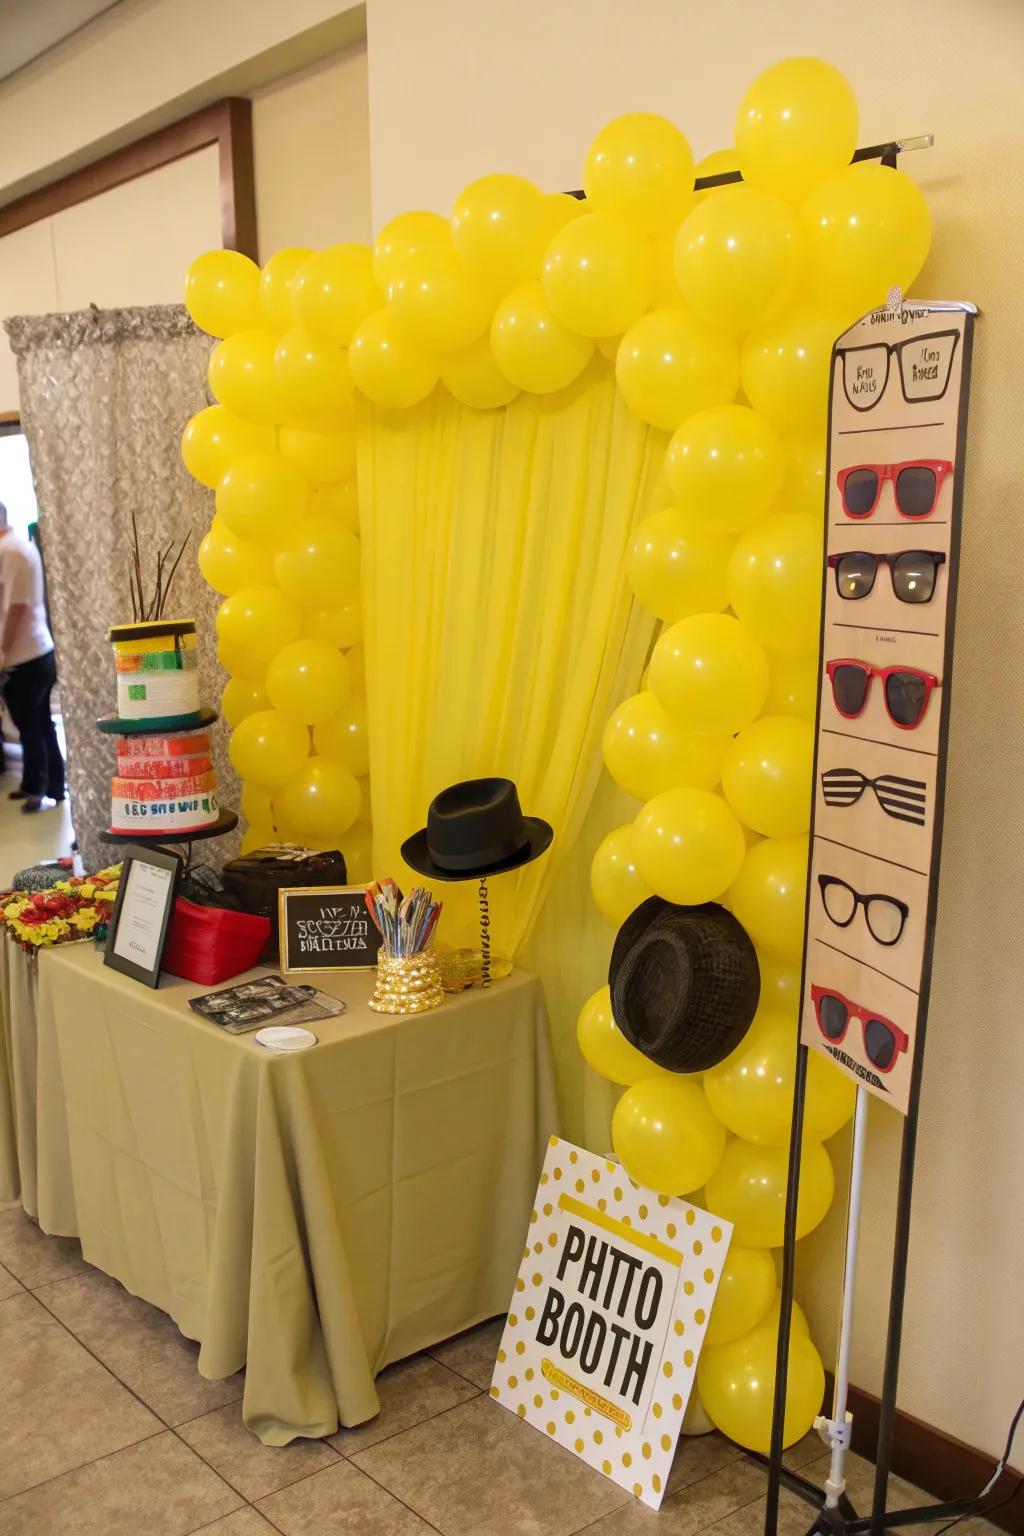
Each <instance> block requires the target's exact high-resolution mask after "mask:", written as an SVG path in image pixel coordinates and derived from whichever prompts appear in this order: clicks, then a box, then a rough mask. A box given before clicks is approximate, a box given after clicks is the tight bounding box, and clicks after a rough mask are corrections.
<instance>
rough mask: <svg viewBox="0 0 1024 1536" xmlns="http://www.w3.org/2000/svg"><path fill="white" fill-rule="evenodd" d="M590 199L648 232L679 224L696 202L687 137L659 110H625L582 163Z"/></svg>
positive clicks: (601, 210) (599, 209) (608, 125)
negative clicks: (659, 112)
mask: <svg viewBox="0 0 1024 1536" xmlns="http://www.w3.org/2000/svg"><path fill="white" fill-rule="evenodd" d="M583 187H584V190H585V192H586V194H587V201H588V202H589V203H592V204H593V206H594V208H595V210H596V211H597V212H598V213H610V214H613V215H614V216H615V217H617V218H621V219H624V220H626V221H627V222H628V223H630V224H631V225H632V226H633V227H634V228H635V229H641V230H643V231H644V232H645V233H647V234H651V235H653V234H657V233H658V231H659V230H663V229H668V228H670V227H674V226H675V225H677V224H678V223H679V221H680V219H681V218H682V217H683V215H684V214H685V213H686V211H687V209H688V208H689V207H690V204H691V203H692V202H693V154H692V153H691V150H690V145H689V142H688V140H687V138H686V135H685V134H683V133H682V132H681V131H680V130H679V129H678V128H677V127H676V125H675V123H671V122H669V120H668V118H667V117H661V116H659V115H658V113H656V112H626V113H624V114H623V115H622V116H621V117H615V118H613V119H612V121H611V122H610V123H606V124H605V126H604V127H603V128H602V129H601V131H600V133H599V134H598V135H597V137H596V139H595V140H594V142H593V143H592V144H591V146H590V148H589V149H588V151H587V158H586V160H585V161H584V164H583Z"/></svg>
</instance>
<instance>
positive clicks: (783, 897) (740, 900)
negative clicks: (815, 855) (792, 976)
mask: <svg viewBox="0 0 1024 1536" xmlns="http://www.w3.org/2000/svg"><path fill="white" fill-rule="evenodd" d="M806 897H807V836H806V834H804V835H802V836H799V837H766V838H765V840H764V842H762V843H758V844H757V846H756V847H754V848H751V850H750V852H749V853H748V854H747V857H746V859H745V860H744V863H743V868H742V869H741V870H740V872H739V875H738V876H737V878H736V880H735V882H734V884H733V887H732V890H731V891H730V893H729V901H730V905H731V907H732V910H733V912H734V914H735V915H736V917H737V918H738V919H739V920H740V922H741V923H742V924H743V926H744V928H745V929H746V930H747V932H748V933H749V935H750V937H751V938H752V939H753V941H754V943H755V944H756V945H757V948H758V949H759V950H760V949H764V950H768V951H769V952H770V953H771V954H774V955H778V956H780V957H781V958H782V959H784V960H799V959H800V956H801V955H802V954H803V946H804V906H805V902H806Z"/></svg>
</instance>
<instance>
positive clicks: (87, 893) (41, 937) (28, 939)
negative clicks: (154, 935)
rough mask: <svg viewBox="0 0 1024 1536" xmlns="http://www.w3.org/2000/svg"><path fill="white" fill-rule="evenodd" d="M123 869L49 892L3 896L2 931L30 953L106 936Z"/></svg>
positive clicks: (0, 906)
mask: <svg viewBox="0 0 1024 1536" xmlns="http://www.w3.org/2000/svg"><path fill="white" fill-rule="evenodd" d="M120 877H121V865H120V864H112V865H111V866H110V868H109V869H101V870H100V872H99V874H96V875H87V876H84V877H83V876H77V875H73V876H72V877H71V878H70V879H68V880H58V882H57V884H56V885H54V886H52V887H51V888H50V889H49V890H46V891H32V892H30V891H4V892H0V927H2V928H5V929H6V930H7V932H8V933H9V934H10V935H11V937H12V938H13V939H14V941H15V942H16V943H17V944H20V945H21V948H22V949H24V950H27V951H28V952H29V953H31V952H32V951H33V950H37V949H42V948H45V947H48V946H50V945H52V944H67V943H70V942H71V941H72V940H75V939H86V938H90V937H96V938H100V937H102V936H104V935H105V933H106V927H107V922H108V919H109V916H110V911H111V908H112V906H113V902H114V899H115V897H116V896H117V882H118V880H119V879H120Z"/></svg>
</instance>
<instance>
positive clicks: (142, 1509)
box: [0, 1206, 995, 1536]
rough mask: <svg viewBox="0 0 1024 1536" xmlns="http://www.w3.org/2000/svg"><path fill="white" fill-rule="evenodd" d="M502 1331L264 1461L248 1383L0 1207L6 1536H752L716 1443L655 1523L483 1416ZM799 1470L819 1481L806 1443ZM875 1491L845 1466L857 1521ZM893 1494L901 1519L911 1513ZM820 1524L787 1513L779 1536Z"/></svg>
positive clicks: (693, 1445)
mask: <svg viewBox="0 0 1024 1536" xmlns="http://www.w3.org/2000/svg"><path fill="white" fill-rule="evenodd" d="M500 1331H501V1322H500V1321H495V1322H492V1323H485V1324H484V1325H483V1326H482V1327H480V1328H475V1329H473V1330H472V1331H471V1332H469V1333H467V1334H462V1335H461V1336H460V1337H459V1338H456V1339H450V1340H448V1342H447V1343H444V1344H441V1345H439V1346H437V1347H436V1348H435V1349H433V1350H431V1351H430V1353H429V1354H424V1355H419V1356H417V1357H415V1358H414V1359H411V1360H406V1361H402V1362H401V1363H400V1364H398V1365H394V1366H391V1367H390V1368H389V1369H388V1370H387V1371H385V1372H384V1373H383V1375H382V1376H381V1377H380V1380H379V1383H378V1389H379V1393H380V1399H381V1412H380V1415H379V1416H378V1417H377V1418H376V1419H374V1420H373V1421H372V1422H371V1423H369V1424H364V1425H361V1426H360V1427H359V1428H358V1429H351V1430H341V1431H340V1432H339V1433H338V1434H336V1435H332V1436H331V1437H330V1439H328V1440H323V1441H299V1442H296V1443H295V1444H293V1445H290V1446H288V1447H286V1448H284V1449H280V1450H275V1449H270V1448H268V1447H266V1446H263V1445H261V1444H260V1442H259V1441H258V1440H257V1439H256V1438H255V1437H254V1436H253V1435H250V1434H249V1432H248V1431H247V1430H246V1429H245V1428H244V1426H243V1424H242V1419H241V1396H242V1378H241V1376H234V1377H231V1378H230V1379H229V1380H227V1381H205V1380H204V1379H203V1378H202V1377H201V1376H199V1374H198V1372H197V1370H196V1357H197V1353H198V1350H197V1346H196V1345H194V1344H192V1343H190V1342H189V1341H187V1340H186V1339H183V1338H182V1336H181V1335H180V1334H179V1333H178V1331H177V1329H176V1328H175V1326H174V1324H173V1323H172V1322H171V1321H170V1319H169V1318H167V1317H165V1316H164V1315H163V1313H161V1312H158V1311H156V1310H155V1309H154V1308H153V1307H150V1306H148V1305H147V1304H146V1303H145V1302H143V1301H139V1300H138V1299H137V1298H136V1297H133V1296H130V1295H129V1294H128V1292H127V1291H125V1290H124V1289H123V1288H122V1287H121V1286H120V1285H118V1283H117V1282H116V1281H114V1280H111V1279H110V1278H109V1277H108V1276H106V1275H104V1274H101V1273H100V1272H99V1271H98V1270H96V1269H93V1268H91V1266H89V1265H88V1264H86V1263H85V1262H84V1261H83V1259H82V1256H81V1252H80V1250H79V1248H78V1245H77V1243H75V1242H73V1241H71V1240H70V1239H67V1238H51V1237H47V1236H45V1235H44V1234H43V1233H41V1232H40V1231H39V1229H38V1227H36V1226H35V1225H34V1224H33V1223H32V1222H31V1221H29V1219H28V1218H27V1217H26V1216H25V1215H24V1213H23V1212H22V1210H21V1208H20V1207H19V1206H6V1207H0V1533H2V1536H189V1533H192V1532H199V1531H202V1532H204V1533H206V1536H273V1533H275V1532H276V1533H278V1536H429V1533H432V1532H433V1533H441V1536H572V1533H577V1532H583V1531H585V1532H587V1536H644V1533H648V1536H696V1533H697V1532H701V1531H705V1530H708V1529H709V1528H711V1527H714V1530H715V1533H716V1536H759V1532H760V1531H761V1529H762V1523H763V1517H764V1487H765V1474H764V1472H763V1471H762V1470H761V1468H760V1467H758V1466H756V1465H755V1464H754V1463H753V1462H751V1461H749V1460H748V1459H747V1458H746V1457H745V1456H743V1455H742V1454H741V1453H740V1452H738V1451H737V1450H736V1449H735V1447H734V1446H732V1445H730V1444H729V1443H728V1442H727V1441H725V1440H723V1439H722V1438H721V1437H720V1436H718V1435H717V1434H712V1435H707V1436H704V1437H701V1438H699V1439H689V1440H683V1441H682V1442H681V1443H680V1448H679V1451H678V1453H677V1455H676V1461H675V1466H674V1468H673V1472H672V1476H671V1478H670V1480H669V1485H668V1490H667V1493H666V1497H665V1501H664V1503H663V1505H662V1508H661V1511H660V1513H659V1514H657V1515H655V1514H654V1513H652V1511H650V1510H648V1509H646V1508H644V1507H643V1506H642V1505H639V1504H637V1503H636V1502H635V1501H634V1500H633V1499H632V1498H631V1497H630V1495H629V1494H627V1493H625V1492H624V1491H623V1490H622V1489H620V1488H618V1487H617V1486H616V1485H615V1484H613V1483H610V1482H608V1481H607V1480H606V1479H605V1478H604V1477H602V1476H601V1474H600V1473H598V1472H594V1471H591V1470H590V1468H588V1467H585V1466H584V1465H583V1463H582V1462H580V1461H577V1459H576V1458H575V1457H574V1456H571V1455H569V1453H568V1452H566V1451H563V1450H561V1449H560V1448H559V1447H558V1446H556V1445H554V1444H553V1443H552V1442H550V1441H549V1440H547V1439H545V1438H544V1436H543V1435H540V1434H538V1433H537V1432H536V1431H535V1430H533V1429H531V1428H530V1427H529V1426H528V1425H526V1424H524V1423H522V1422H521V1421H520V1420H519V1419H517V1418H515V1417H513V1416H512V1415H511V1414H509V1413H508V1412H507V1411H506V1410H505V1409H503V1408H500V1407H499V1406H498V1405H497V1404H496V1403H494V1402H492V1401H491V1399H490V1397H489V1396H488V1395H487V1388H488V1386H489V1384H490V1379H491V1366H492V1363H493V1360H494V1355H495V1352H496V1350H497V1347H498V1338H499V1335H500ZM788 1460H789V1462H790V1465H792V1466H793V1467H799V1468H800V1469H801V1470H803V1471H804V1472H805V1473H806V1475H808V1476H810V1477H812V1478H813V1479H814V1480H815V1481H820V1480H821V1479H822V1478H823V1477H824V1473H825V1467H826V1463H827V1456H826V1454H825V1453H824V1450H823V1447H822V1445H821V1443H820V1442H819V1441H818V1440H817V1439H816V1438H815V1437H813V1436H808V1438H807V1439H806V1440H805V1441H802V1442H801V1443H800V1444H799V1445H798V1446H795V1447H794V1448H793V1450H792V1451H790V1452H789V1453H788ZM871 1473H872V1468H871V1467H869V1466H868V1464H867V1463H866V1462H862V1461H860V1460H859V1459H857V1458H854V1459H853V1465H852V1467H851V1471H850V1482H851V1493H852V1496H853V1498H854V1500H855V1502H859V1503H860V1504H861V1505H862V1506H863V1504H864V1501H865V1499H866V1498H867V1497H868V1494H869V1491H870V1487H871ZM893 1484H894V1486H893V1489H892V1500H893V1502H894V1504H895V1502H896V1501H899V1502H900V1503H903V1502H904V1501H906V1502H916V1501H919V1496H918V1494H917V1491H916V1490H914V1489H912V1488H910V1487H909V1486H908V1485H906V1484H903V1483H901V1482H900V1481H899V1479H894V1480H893ZM809 1524H810V1516H809V1513H808V1507H807V1506H806V1505H803V1504H801V1503H800V1502H799V1501H798V1500H797V1499H796V1498H794V1497H793V1496H792V1495H785V1496H784V1500H783V1510H782V1518H781V1520H780V1530H781V1531H782V1532H783V1536H802V1533H803V1532H804V1531H806V1530H807V1528H808V1526H809ZM965 1527H966V1528H965V1529H964V1530H963V1531H962V1532H960V1533H959V1536H995V1533H994V1532H993V1531H992V1528H991V1527H987V1526H985V1525H984V1523H983V1522H981V1521H973V1522H965ZM916 1529H917V1530H919V1531H922V1532H927V1531H928V1530H929V1529H930V1528H928V1527H917V1528H916Z"/></svg>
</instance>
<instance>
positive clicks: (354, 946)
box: [277, 885, 380, 976]
mask: <svg viewBox="0 0 1024 1536" xmlns="http://www.w3.org/2000/svg"><path fill="white" fill-rule="evenodd" d="M365 894H366V893H365V890H364V887H363V886H361V885H316V886H293V887H290V888H286V889H285V890H282V891H279V892H278V909H277V919H278V921H277V928H278V935H279V940H280V946H281V948H280V955H281V970H282V971H283V972H284V974H285V975H286V976H287V975H294V974H295V973H296V972H297V971H368V970H372V968H373V967H374V966H375V965H376V964H377V951H378V949H379V948H380V932H379V930H378V929H377V926H376V924H375V923H374V921H373V919H372V918H371V916H370V914H369V912H368V911H367V909H366V901H365Z"/></svg>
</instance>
